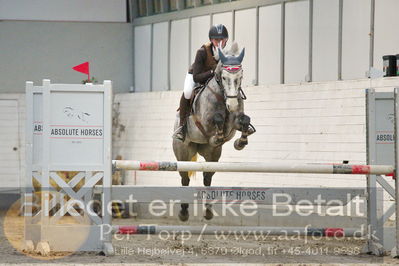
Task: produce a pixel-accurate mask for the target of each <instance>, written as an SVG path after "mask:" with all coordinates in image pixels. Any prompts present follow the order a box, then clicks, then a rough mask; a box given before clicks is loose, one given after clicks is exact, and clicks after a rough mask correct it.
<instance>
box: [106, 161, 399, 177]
mask: <svg viewBox="0 0 399 266" xmlns="http://www.w3.org/2000/svg"><path fill="white" fill-rule="evenodd" d="M113 166H114V167H115V168H116V169H124V170H136V171H179V172H188V171H198V172H258V173H302V174H350V175H392V174H393V172H394V170H395V169H394V167H393V166H392V165H350V164H291V163H261V162H234V163H233V162H228V163H227V162H180V161H177V162H157V161H153V162H151V161H150V162H145V161H128V160H115V161H113Z"/></svg>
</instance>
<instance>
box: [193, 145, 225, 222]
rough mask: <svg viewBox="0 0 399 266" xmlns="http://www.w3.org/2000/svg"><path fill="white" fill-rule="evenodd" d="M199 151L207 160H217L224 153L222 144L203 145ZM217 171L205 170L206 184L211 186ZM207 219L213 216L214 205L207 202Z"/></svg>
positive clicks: (205, 215)
mask: <svg viewBox="0 0 399 266" xmlns="http://www.w3.org/2000/svg"><path fill="white" fill-rule="evenodd" d="M198 153H199V154H201V155H202V156H203V157H204V158H205V160H206V161H207V162H217V161H219V158H220V156H221V154H222V146H221V145H220V146H217V147H212V146H210V145H201V146H200V147H199V149H198ZM214 174H215V172H204V173H203V176H204V186H207V187H209V186H210V185H211V183H212V176H213V175H214ZM204 217H205V219H207V220H210V219H212V218H213V211H212V205H211V204H208V203H206V204H205V214H204Z"/></svg>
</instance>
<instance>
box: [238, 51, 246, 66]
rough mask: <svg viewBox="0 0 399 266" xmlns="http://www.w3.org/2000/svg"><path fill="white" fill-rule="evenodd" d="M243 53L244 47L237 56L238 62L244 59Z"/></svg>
mask: <svg viewBox="0 0 399 266" xmlns="http://www.w3.org/2000/svg"><path fill="white" fill-rule="evenodd" d="M244 55H245V47H244V48H242V50H241V53H240V55H239V56H238V57H237V60H238V61H239V62H240V64H241V63H242V60H243V59H244Z"/></svg>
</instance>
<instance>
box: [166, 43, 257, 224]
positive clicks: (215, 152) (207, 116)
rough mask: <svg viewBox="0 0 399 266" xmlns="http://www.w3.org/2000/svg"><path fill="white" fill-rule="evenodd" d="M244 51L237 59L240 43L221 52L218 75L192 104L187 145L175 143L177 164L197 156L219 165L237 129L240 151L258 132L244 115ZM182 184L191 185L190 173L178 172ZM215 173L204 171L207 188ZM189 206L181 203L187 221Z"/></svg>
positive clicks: (209, 212)
mask: <svg viewBox="0 0 399 266" xmlns="http://www.w3.org/2000/svg"><path fill="white" fill-rule="evenodd" d="M244 51H245V50H244V49H242V51H241V53H240V54H239V55H238V56H235V54H236V53H237V52H238V46H237V44H233V45H232V48H231V50H230V51H229V53H227V54H226V55H225V54H224V53H223V52H222V51H221V50H218V52H219V58H220V61H219V64H218V66H217V67H216V70H215V76H214V77H213V78H212V79H211V80H210V81H209V82H208V83H207V84H206V85H205V88H204V89H203V90H202V91H201V92H200V93H199V94H198V95H197V96H196V98H195V100H194V102H193V112H192V114H191V115H190V117H189V118H188V119H187V124H186V138H185V140H184V142H182V141H180V140H176V139H174V140H173V151H174V153H175V156H176V159H177V160H178V161H190V160H192V159H193V158H196V155H197V153H198V154H200V155H201V156H203V157H204V158H205V160H206V161H207V162H217V161H218V160H219V158H220V156H221V154H222V145H223V144H224V143H225V142H227V141H229V140H231V139H232V138H233V137H234V135H235V133H236V130H238V131H241V137H240V138H238V139H237V140H236V141H235V142H234V147H235V149H237V150H242V149H243V148H244V147H245V146H246V145H247V144H248V140H247V137H248V135H250V134H252V133H254V132H255V128H254V127H253V126H252V125H251V124H250V118H249V117H248V116H247V115H245V114H244V102H243V101H244V100H245V94H244V93H243V91H242V90H241V81H242V77H243V71H242V68H241V62H242V60H243V58H244ZM178 125H179V115H177V117H176V121H175V130H176V128H177V127H178ZM179 174H180V176H181V183H182V185H183V186H188V185H189V183H190V177H189V173H188V172H179ZM214 174H215V173H214V172H204V173H203V176H204V185H205V186H210V185H211V182H212V176H213V175H214ZM188 217H189V214H188V204H187V203H183V204H181V210H180V213H179V218H180V220H182V221H187V220H188ZM204 217H205V218H206V219H208V220H209V219H212V217H213V213H212V210H211V206H210V205H209V204H208V205H206V210H205V215H204Z"/></svg>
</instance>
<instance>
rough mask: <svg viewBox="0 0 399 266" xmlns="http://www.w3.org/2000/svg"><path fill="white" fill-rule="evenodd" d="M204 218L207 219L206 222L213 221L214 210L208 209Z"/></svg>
mask: <svg viewBox="0 0 399 266" xmlns="http://www.w3.org/2000/svg"><path fill="white" fill-rule="evenodd" d="M204 218H205V219H206V220H211V219H212V218H213V211H212V209H206V210H205V215H204Z"/></svg>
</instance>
